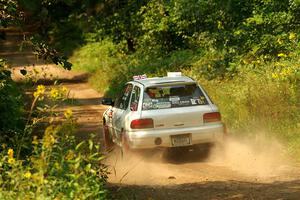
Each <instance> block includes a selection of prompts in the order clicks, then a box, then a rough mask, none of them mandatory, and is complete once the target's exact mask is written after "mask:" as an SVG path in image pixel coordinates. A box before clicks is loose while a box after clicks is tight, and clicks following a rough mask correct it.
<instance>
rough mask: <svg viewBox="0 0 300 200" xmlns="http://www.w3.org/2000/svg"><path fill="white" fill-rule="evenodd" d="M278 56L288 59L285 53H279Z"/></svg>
mask: <svg viewBox="0 0 300 200" xmlns="http://www.w3.org/2000/svg"><path fill="white" fill-rule="evenodd" d="M277 56H278V57H282V58H286V57H287V55H286V54H284V53H279V54H278V55H277Z"/></svg>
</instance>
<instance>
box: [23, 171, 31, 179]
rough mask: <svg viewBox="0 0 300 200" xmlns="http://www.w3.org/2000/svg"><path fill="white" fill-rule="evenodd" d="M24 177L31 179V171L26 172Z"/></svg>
mask: <svg viewBox="0 0 300 200" xmlns="http://www.w3.org/2000/svg"><path fill="white" fill-rule="evenodd" d="M24 177H25V178H28V179H29V178H30V177H31V173H30V171H27V172H26V173H25V174H24Z"/></svg>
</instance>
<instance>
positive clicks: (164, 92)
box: [143, 84, 208, 110]
mask: <svg viewBox="0 0 300 200" xmlns="http://www.w3.org/2000/svg"><path fill="white" fill-rule="evenodd" d="M207 104H208V102H207V99H206V98H205V96H204V94H203V92H202V91H201V90H200V88H199V87H198V86H197V85H196V84H180V85H169V86H155V87H148V88H146V89H145V91H144V98H143V110H154V109H165V108H178V107H188V106H198V105H207Z"/></svg>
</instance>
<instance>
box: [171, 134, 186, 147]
mask: <svg viewBox="0 0 300 200" xmlns="http://www.w3.org/2000/svg"><path fill="white" fill-rule="evenodd" d="M171 141H172V146H174V147H179V146H188V145H191V136H190V134H183V135H172V136H171Z"/></svg>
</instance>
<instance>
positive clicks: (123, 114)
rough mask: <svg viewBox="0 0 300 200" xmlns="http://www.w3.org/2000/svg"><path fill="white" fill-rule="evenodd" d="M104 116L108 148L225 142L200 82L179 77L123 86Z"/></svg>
mask: <svg viewBox="0 0 300 200" xmlns="http://www.w3.org/2000/svg"><path fill="white" fill-rule="evenodd" d="M102 104H104V105H110V107H109V108H108V109H107V110H106V111H105V112H104V114H103V137H104V142H105V146H106V147H108V148H109V147H111V146H112V145H113V144H118V145H119V146H121V147H122V148H125V149H150V148H156V147H182V146H193V145H198V144H206V143H215V142H218V141H222V139H223V136H224V134H225V131H226V130H225V126H224V124H223V123H222V121H221V115H220V113H219V111H218V108H217V106H216V105H215V104H214V103H213V102H212V101H211V100H210V98H209V97H208V95H207V94H206V92H205V91H204V90H203V89H202V87H201V86H200V85H198V84H197V82H196V81H195V80H193V79H191V78H189V77H186V76H181V73H175V72H173V73H168V76H167V77H158V78H145V77H144V78H141V79H138V80H133V81H130V82H128V83H126V84H125V86H124V88H123V91H122V93H121V94H120V95H119V96H118V98H116V100H115V101H113V100H112V99H111V98H103V99H102Z"/></svg>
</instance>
